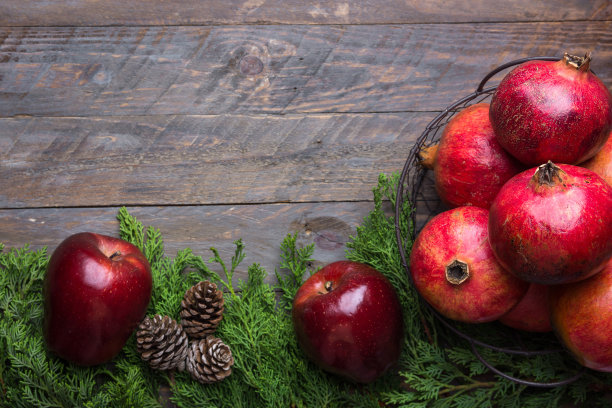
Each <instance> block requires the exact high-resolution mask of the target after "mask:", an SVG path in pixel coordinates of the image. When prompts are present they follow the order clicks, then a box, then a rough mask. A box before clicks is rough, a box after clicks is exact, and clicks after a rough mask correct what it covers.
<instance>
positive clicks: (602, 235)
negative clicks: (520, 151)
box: [489, 162, 612, 285]
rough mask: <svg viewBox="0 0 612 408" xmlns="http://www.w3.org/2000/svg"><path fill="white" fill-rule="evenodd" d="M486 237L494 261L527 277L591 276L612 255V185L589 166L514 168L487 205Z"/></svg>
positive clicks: (564, 279) (557, 280)
mask: <svg viewBox="0 0 612 408" xmlns="http://www.w3.org/2000/svg"><path fill="white" fill-rule="evenodd" d="M534 170H535V172H534ZM489 242H490V243H491V247H492V248H493V252H495V255H496V256H497V259H498V260H499V262H500V263H501V264H502V265H503V266H504V267H505V268H506V269H507V270H508V271H510V272H512V273H513V274H515V275H516V276H518V277H519V278H521V279H523V280H526V281H529V282H533V283H539V284H543V285H547V284H548V285H550V284H561V283H569V282H576V281H579V280H581V279H585V278H587V277H589V276H591V275H594V274H595V273H597V272H599V271H601V270H602V269H603V267H604V265H605V263H606V261H607V260H608V259H609V258H610V257H611V256H612V187H610V186H609V185H608V184H607V183H606V182H605V181H604V180H603V179H602V178H601V177H599V176H598V175H597V174H595V173H594V172H592V171H591V170H588V169H585V168H582V167H578V166H572V165H567V164H559V165H555V164H553V163H552V162H548V163H547V164H543V165H541V166H539V167H538V168H537V169H531V170H527V171H524V172H522V173H519V174H518V175H516V176H514V177H513V178H511V179H510V180H509V181H508V182H507V183H506V184H505V185H504V186H503V187H502V188H501V190H500V191H499V194H498V195H497V197H495V200H494V201H493V204H492V205H491V208H490V212H489Z"/></svg>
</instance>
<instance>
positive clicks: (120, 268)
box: [43, 232, 153, 366]
mask: <svg viewBox="0 0 612 408" xmlns="http://www.w3.org/2000/svg"><path fill="white" fill-rule="evenodd" d="M152 284H153V281H152V276H151V268H150V266H149V262H148V261H147V259H146V258H145V256H144V255H143V254H142V252H141V251H140V250H139V249H138V248H137V247H136V246H134V245H132V244H131V243H129V242H127V241H124V240H121V239H119V238H114V237H109V236H105V235H100V234H94V233H89V232H83V233H78V234H74V235H71V236H69V237H68V238H66V239H65V240H64V241H63V242H62V243H60V245H59V246H58V247H57V248H56V249H55V251H54V252H53V254H52V256H51V258H50V259H49V265H48V267H47V273H46V275H45V279H44V283H43V297H44V323H43V334H44V338H45V342H46V344H47V347H48V348H49V349H50V350H51V351H52V352H54V353H55V354H57V355H58V356H59V357H61V358H63V359H65V360H68V361H70V362H72V363H75V364H77V365H82V366H93V365H98V364H102V363H105V362H107V361H109V360H111V359H112V358H113V357H115V356H116V355H117V354H118V353H119V352H120V351H121V349H122V348H123V346H124V345H125V343H126V342H127V340H128V339H129V337H130V335H131V334H132V332H133V331H134V329H135V328H136V327H137V326H138V324H139V323H140V321H141V320H142V319H143V317H144V315H145V312H146V310H147V307H148V305H149V301H150V299H151V291H152Z"/></svg>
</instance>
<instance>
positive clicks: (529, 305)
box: [499, 283, 552, 333]
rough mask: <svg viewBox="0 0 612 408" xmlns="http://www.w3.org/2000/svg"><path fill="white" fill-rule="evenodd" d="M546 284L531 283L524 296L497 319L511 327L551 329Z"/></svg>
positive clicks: (538, 330)
mask: <svg viewBox="0 0 612 408" xmlns="http://www.w3.org/2000/svg"><path fill="white" fill-rule="evenodd" d="M548 288H549V286H548V285H538V284H537V283H532V284H530V285H529V289H527V293H525V296H523V297H522V298H521V300H520V301H519V302H518V304H517V305H516V306H514V307H513V308H512V309H510V311H509V312H508V313H506V314H505V315H503V316H502V317H500V318H499V321H500V322H501V323H503V324H505V325H506V326H508V327H512V328H513V329H518V330H524V331H530V332H540V333H544V332H549V331H551V330H552V326H551V324H550V314H549V313H548Z"/></svg>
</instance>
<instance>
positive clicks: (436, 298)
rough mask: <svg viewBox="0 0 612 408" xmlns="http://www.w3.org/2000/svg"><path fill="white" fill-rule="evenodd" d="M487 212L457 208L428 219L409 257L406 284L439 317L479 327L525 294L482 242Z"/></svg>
mask: <svg viewBox="0 0 612 408" xmlns="http://www.w3.org/2000/svg"><path fill="white" fill-rule="evenodd" d="M488 215H489V211H488V210H486V209H484V208H480V207H475V206H463V207H457V208H454V209H451V210H448V211H445V212H443V213H440V214H438V215H436V216H435V217H434V218H432V219H431V220H430V221H429V222H428V223H427V224H426V225H425V227H424V228H423V230H422V231H421V232H420V233H419V235H418V236H417V238H416V240H415V242H414V245H413V247H412V252H411V254H410V273H411V276H412V281H413V283H414V285H415V287H416V289H417V291H418V292H419V293H420V294H421V296H422V297H423V298H424V299H425V300H426V301H427V302H428V303H429V304H430V305H431V306H432V307H433V308H434V309H436V310H437V311H438V312H440V314H442V315H444V316H446V317H448V318H450V319H454V320H458V321H462V322H468V323H480V322H489V321H493V320H496V319H498V318H499V317H500V316H502V315H503V314H505V313H507V312H508V311H509V310H510V309H511V308H512V307H513V306H514V305H515V304H517V303H518V301H519V299H520V298H521V297H522V296H523V295H524V294H525V292H526V291H527V288H528V286H529V284H528V283H526V282H523V281H521V280H520V279H517V278H516V277H514V276H513V275H511V274H510V273H508V272H506V271H505V270H504V269H503V268H502V267H501V265H500V264H499V263H498V262H497V260H496V259H495V255H494V254H493V251H492V250H491V247H490V246H489V242H488V240H487V235H488V234H487V221H488Z"/></svg>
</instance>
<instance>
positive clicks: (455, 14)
mask: <svg viewBox="0 0 612 408" xmlns="http://www.w3.org/2000/svg"><path fill="white" fill-rule="evenodd" d="M565 51H568V52H571V53H575V54H583V53H585V52H587V51H591V52H592V54H593V58H594V62H593V64H592V68H593V70H594V71H595V72H596V73H597V74H598V75H599V76H600V77H601V79H602V80H603V81H604V83H605V84H606V85H607V86H609V87H612V1H606V0H595V1H584V0H545V1H532V0H515V1H483V0H476V1H467V0H464V1H462V0H445V1H441V0H432V1H412V0H404V1H400V0H388V1H370V0H363V1H330V0H321V1H317V2H304V1H301V0H300V1H298V0H223V1H196V0H185V1H180V2H173V1H162V0H148V1H137V0H107V1H98V0H83V1H65V0H43V1H32V0H2V1H1V2H0V242H3V243H4V244H6V245H7V246H8V247H22V246H23V245H25V244H30V245H31V247H33V248H40V247H42V246H47V247H48V248H49V250H53V248H54V247H55V246H56V245H57V244H58V243H59V242H60V241H61V240H62V239H64V238H65V237H67V236H68V235H69V234H72V233H75V232H79V231H95V232H100V233H105V234H111V235H116V234H117V232H118V231H117V221H116V215H117V211H118V208H119V207H120V206H122V205H125V206H127V207H128V209H129V210H130V212H131V213H132V214H134V215H135V216H137V217H138V218H139V219H140V220H141V221H142V222H143V223H144V224H145V225H153V226H155V227H157V228H159V229H161V231H162V233H163V235H164V238H165V245H166V250H167V253H168V254H169V255H174V254H175V253H176V251H177V250H178V249H181V248H184V247H187V246H189V247H191V248H192V249H193V250H194V251H195V252H196V253H198V254H202V255H203V256H205V258H208V256H209V255H211V253H210V251H209V248H210V247H211V246H215V247H217V248H218V249H219V250H220V252H221V253H222V255H223V256H224V257H226V258H228V259H229V257H230V256H231V255H232V254H233V250H234V245H233V241H234V240H236V239H238V238H242V239H243V241H244V242H245V244H246V252H247V258H246V260H245V262H244V263H243V265H242V268H241V271H240V273H239V276H237V277H243V278H244V273H245V271H246V267H247V266H248V265H249V264H251V263H253V262H258V263H260V264H262V265H263V266H264V267H265V268H266V269H267V270H268V271H269V272H270V273H271V274H272V273H273V271H274V269H275V267H277V266H278V263H279V244H280V242H281V240H282V239H283V237H284V236H285V235H286V234H287V233H291V232H298V233H299V242H300V244H301V245H304V244H308V243H315V245H316V251H315V259H316V262H317V263H318V264H324V263H327V262H331V261H333V260H336V259H341V258H343V257H344V251H345V249H346V247H345V243H346V242H347V240H349V237H350V236H351V235H353V234H354V233H355V228H356V226H357V225H359V224H360V223H361V222H362V219H363V217H364V216H365V215H366V214H367V213H368V212H369V211H370V210H371V208H372V193H371V190H372V188H373V187H374V186H375V185H376V180H377V177H378V175H379V173H388V174H390V173H392V172H396V171H400V170H401V169H402V167H403V165H404V162H405V161H406V158H407V154H408V151H409V150H410V148H411V147H412V145H413V144H414V142H415V140H416V138H417V137H418V136H419V135H420V133H421V132H422V131H423V128H424V127H425V125H426V124H427V123H428V122H429V121H430V120H431V119H432V118H433V117H434V116H435V115H436V114H437V112H439V111H440V110H442V109H443V108H444V107H445V106H447V105H448V104H450V103H451V102H453V101H454V100H456V99H458V98H459V97H461V96H463V95H465V94H468V93H471V92H473V91H474V90H475V88H476V86H477V85H478V83H479V81H480V79H481V78H482V77H483V76H484V75H485V74H486V73H487V72H489V71H490V70H491V69H493V68H494V67H496V66H498V65H499V64H502V63H504V62H508V61H511V60H513V59H517V58H522V57H528V56H542V55H545V56H559V57H560V56H561V55H562V54H563V52H565ZM494 81H495V79H494V80H493V83H494ZM270 279H272V278H270Z"/></svg>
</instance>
